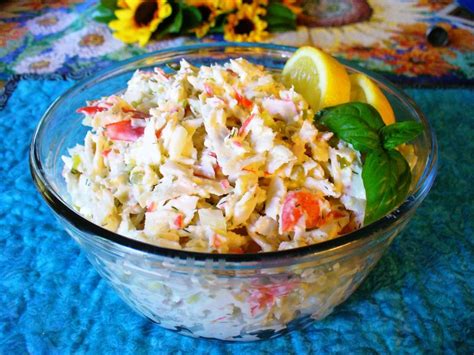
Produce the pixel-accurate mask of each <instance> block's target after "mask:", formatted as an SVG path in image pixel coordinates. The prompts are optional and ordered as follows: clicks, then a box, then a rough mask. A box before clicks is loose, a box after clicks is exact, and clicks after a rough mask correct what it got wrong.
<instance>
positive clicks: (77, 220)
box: [29, 42, 438, 263]
mask: <svg viewBox="0 0 474 355" xmlns="http://www.w3.org/2000/svg"><path fill="white" fill-rule="evenodd" d="M231 47H234V48H241V49H245V48H247V49H252V48H258V49H263V50H275V51H287V52H294V51H295V50H296V49H298V47H293V46H284V45H277V44H271V43H233V42H213V43H200V44H192V45H184V46H179V47H176V48H172V49H161V50H157V51H154V52H150V53H147V54H144V55H141V56H136V57H133V58H130V59H128V60H125V61H121V62H119V63H117V64H115V65H113V66H111V67H109V68H107V69H104V70H101V71H99V72H97V73H96V74H94V75H92V76H89V77H87V78H85V79H83V80H81V81H79V82H78V83H76V84H75V85H74V86H73V87H71V88H70V89H68V90H67V91H66V92H64V93H63V94H62V95H61V96H59V97H58V98H57V99H56V100H55V101H54V102H53V103H52V104H51V105H50V106H49V107H48V109H47V110H46V112H45V113H44V114H43V116H42V118H41V120H40V121H39V123H38V124H37V127H36V130H35V132H34V134H33V138H32V142H31V145H30V152H29V161H30V171H31V175H32V178H33V181H34V183H35V184H36V186H37V188H38V190H39V192H40V193H41V195H42V196H43V198H44V199H45V200H46V202H47V203H48V205H49V206H50V207H51V208H52V209H53V210H54V211H55V212H56V213H57V214H58V215H59V216H61V217H63V218H65V219H66V220H67V221H68V222H69V223H71V224H72V225H74V226H75V227H76V228H78V229H79V230H81V231H83V232H86V233H89V234H92V235H94V236H96V237H100V238H103V239H106V240H108V241H111V242H113V243H117V244H119V245H122V246H125V247H129V248H132V249H135V250H137V251H141V252H145V253H150V254H154V255H157V256H163V257H170V258H179V259H193V260H196V261H205V260H212V261H223V262H225V261H229V262H233V263H239V262H263V261H278V260H279V259H281V260H283V259H288V258H298V257H303V256H307V255H310V254H311V255H316V254H318V253H321V254H322V253H324V252H328V251H331V250H334V249H336V248H340V247H343V246H346V245H348V244H350V243H352V242H355V241H359V240H363V239H365V238H368V237H369V236H373V235H374V234H376V233H379V232H381V231H382V232H383V231H384V230H386V229H388V228H389V227H390V226H391V225H393V224H394V223H395V222H397V221H399V220H400V219H402V218H403V217H404V216H405V215H407V214H408V213H409V212H410V211H411V210H412V209H414V208H416V207H417V206H418V204H419V203H420V202H421V200H423V199H424V197H425V196H426V194H427V193H428V191H429V190H430V188H431V186H432V185H433V182H434V179H435V177H436V171H437V159H438V153H437V151H438V147H437V141H436V136H435V133H434V131H433V129H432V127H431V125H430V123H429V121H428V120H427V119H426V117H425V116H424V114H423V113H422V112H421V111H420V109H419V108H418V107H417V105H416V104H415V102H414V101H413V100H412V99H411V98H410V97H409V96H407V95H406V94H405V93H403V91H402V90H401V89H399V88H398V87H397V86H396V85H394V84H392V83H390V82H388V81H387V80H386V79H385V78H383V77H381V76H380V75H377V74H374V73H372V72H370V71H368V70H367V69H363V68H360V67H358V66H357V65H354V64H353V63H349V62H348V61H346V60H343V59H338V60H339V61H340V62H342V63H343V64H344V65H345V66H347V67H349V68H352V69H355V70H357V71H362V72H365V73H367V74H368V75H369V76H370V77H371V78H373V79H375V80H376V81H377V82H378V84H382V88H383V89H384V90H385V91H388V92H390V94H392V95H393V96H395V97H396V98H397V99H398V100H400V101H402V102H404V103H406V104H407V105H408V106H410V108H411V109H413V110H414V111H415V113H416V115H418V117H419V119H420V121H421V122H422V124H423V125H424V127H425V134H427V135H428V139H429V143H430V147H428V149H429V153H428V160H427V162H426V164H425V168H424V170H423V172H422V174H421V176H420V178H419V180H418V182H417V184H416V187H415V189H414V191H413V192H412V194H410V195H409V196H408V197H407V199H406V200H405V202H403V204H401V205H400V206H399V207H398V208H397V209H396V210H394V211H392V212H391V213H390V214H388V215H387V216H385V217H383V218H381V219H379V220H377V221H375V222H373V223H371V224H369V225H367V226H364V227H362V228H360V229H358V230H356V231H354V232H351V233H349V234H346V235H343V236H340V237H337V238H335V239H331V240H328V241H325V242H322V243H318V244H313V245H308V246H305V247H300V248H294V249H288V250H282V251H274V252H264V253H250V254H214V253H203V252H193V251H185V250H178V249H170V248H163V247H159V246H156V245H152V244H148V243H145V242H141V241H138V240H135V239H131V238H128V237H125V236H122V235H120V234H117V233H114V232H112V231H109V230H107V229H105V228H102V227H100V226H99V225H96V224H94V223H93V222H91V221H89V220H87V219H86V218H84V217H83V216H81V215H80V214H79V213H77V212H76V211H75V210H74V209H73V208H72V207H71V206H70V205H69V204H68V203H67V202H65V201H64V200H63V199H62V197H61V196H60V195H59V194H58V192H57V191H55V189H54V188H53V187H52V186H51V184H50V183H49V182H48V179H47V177H46V175H45V173H44V169H43V168H42V161H41V159H40V155H39V148H38V146H39V144H40V140H39V138H40V137H41V134H42V133H43V132H42V127H43V126H44V122H45V121H47V120H48V118H49V117H50V116H51V115H52V114H53V112H54V110H55V109H56V107H58V106H60V105H62V104H64V102H66V101H67V98H68V97H69V96H71V95H74V94H75V93H76V92H78V91H79V92H80V90H81V88H82V87H84V86H87V85H88V84H89V83H90V82H93V81H96V80H99V79H101V78H106V77H109V76H110V74H111V73H113V72H115V71H117V70H119V69H120V68H121V67H123V66H125V65H128V64H130V63H133V62H139V61H142V60H143V59H146V58H148V57H154V56H157V55H164V54H170V53H180V52H183V53H187V52H190V51H192V52H194V51H198V50H203V49H214V50H216V49H217V48H222V49H228V48H231Z"/></svg>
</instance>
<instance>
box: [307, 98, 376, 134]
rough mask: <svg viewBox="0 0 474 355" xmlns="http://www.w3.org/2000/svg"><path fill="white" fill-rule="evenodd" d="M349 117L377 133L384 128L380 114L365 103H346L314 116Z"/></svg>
mask: <svg viewBox="0 0 474 355" xmlns="http://www.w3.org/2000/svg"><path fill="white" fill-rule="evenodd" d="M340 115H351V116H355V117H359V118H360V119H362V120H363V121H364V122H365V123H366V124H367V125H368V126H369V127H370V128H372V129H373V130H375V131H378V130H379V129H381V128H382V127H384V126H385V123H384V122H383V120H382V117H381V116H380V113H379V112H378V111H377V110H376V109H375V107H373V106H372V105H369V104H366V103H365V102H348V103H345V104H340V105H336V106H331V107H327V108H325V109H322V110H320V111H319V112H318V113H317V114H316V116H318V117H322V116H340Z"/></svg>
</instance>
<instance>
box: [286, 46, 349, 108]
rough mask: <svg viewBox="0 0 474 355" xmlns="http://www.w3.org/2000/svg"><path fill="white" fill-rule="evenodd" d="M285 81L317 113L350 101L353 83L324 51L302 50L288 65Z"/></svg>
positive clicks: (341, 67)
mask: <svg viewBox="0 0 474 355" xmlns="http://www.w3.org/2000/svg"><path fill="white" fill-rule="evenodd" d="M282 77H283V81H284V83H285V84H286V85H287V86H291V85H293V86H294V88H295V90H296V91H297V92H298V93H300V94H301V95H302V96H303V97H304V98H305V99H306V101H307V102H308V103H309V105H310V106H311V108H312V109H313V110H314V111H318V110H320V109H322V108H324V107H328V106H333V105H338V104H343V103H346V102H348V101H349V98H350V92H351V82H350V80H349V75H348V74H347V71H346V69H345V68H344V66H343V65H342V64H340V63H339V62H338V61H337V60H336V59H334V58H333V57H331V56H330V55H329V54H327V53H324V52H323V51H321V50H320V49H317V48H314V47H309V46H306V47H301V48H299V49H298V50H297V51H296V52H295V53H294V54H293V55H292V56H291V58H290V59H288V61H287V62H286V64H285V67H284V68H283V73H282Z"/></svg>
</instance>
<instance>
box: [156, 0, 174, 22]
mask: <svg viewBox="0 0 474 355" xmlns="http://www.w3.org/2000/svg"><path fill="white" fill-rule="evenodd" d="M171 11H172V9H171V5H170V4H167V3H165V4H163V5H162V4H161V2H160V10H159V12H158V16H159V17H160V18H161V19H165V18H167V17H168V16H169V15H171Z"/></svg>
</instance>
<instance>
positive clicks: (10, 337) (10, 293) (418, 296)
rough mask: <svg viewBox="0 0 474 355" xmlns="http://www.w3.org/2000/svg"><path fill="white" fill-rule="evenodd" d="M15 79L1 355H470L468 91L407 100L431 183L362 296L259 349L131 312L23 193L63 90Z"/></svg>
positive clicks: (472, 113) (8, 135)
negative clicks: (37, 133)
mask: <svg viewBox="0 0 474 355" xmlns="http://www.w3.org/2000/svg"><path fill="white" fill-rule="evenodd" d="M72 84H73V83H72V82H66V81H63V82H61V81H33V80H32V81H28V80H24V81H21V82H20V83H19V85H18V88H17V90H16V91H15V93H14V94H13V96H12V97H11V99H10V101H9V102H8V104H7V106H6V108H5V110H4V111H3V112H0V129H1V132H2V140H1V141H0V145H1V148H0V172H1V179H0V180H1V181H0V243H1V245H0V248H1V252H0V353H4V354H11V353H26V352H29V353H33V354H37V353H51V352H53V353H61V354H63V353H71V352H74V353H120V354H122V353H123V354H132V353H133V354H136V353H137V354H141V353H173V354H177V353H180V352H185V351H190V350H191V351H195V352H196V353H209V354H221V353H230V352H236V353H241V352H242V353H246V352H247V353H254V352H261V353H272V354H280V353H285V354H286V353H298V354H304V353H309V352H318V353H331V352H348V351H351V352H354V353H374V352H380V353H389V352H391V353H400V352H415V353H419V352H424V353H439V352H443V353H466V354H467V353H471V354H472V352H473V351H474V332H473V329H474V300H473V294H474V247H473V244H474V243H473V230H472V227H473V225H472V224H473V220H474V216H473V207H472V204H473V202H474V192H473V191H474V189H473V188H472V184H473V178H474V176H473V174H472V171H473V166H474V161H473V156H474V149H473V147H474V143H473V140H474V107H473V106H472V103H473V102H474V91H472V90H467V89H464V90H461V89H459V90H458V89H456V90H455V89H452V90H408V93H409V94H410V95H411V96H412V97H413V98H414V99H415V100H416V101H417V102H418V104H419V105H420V106H421V108H422V109H423V110H424V112H425V113H426V114H427V115H428V117H429V118H430V120H431V122H432V123H433V125H434V127H435V130H436V132H437V135H438V139H439V152H440V168H439V175H438V178H437V181H436V183H435V185H434V188H433V190H432V191H431V193H430V194H429V196H428V198H427V199H426V201H425V202H424V203H423V204H422V206H421V207H420V208H419V210H418V211H417V214H416V216H415V217H414V219H413V220H412V221H411V222H410V224H409V225H408V227H407V229H406V231H405V232H404V233H403V234H401V235H400V236H399V237H398V238H397V239H396V240H395V241H394V243H393V245H392V246H391V248H390V249H389V251H388V252H387V254H385V256H384V257H383V258H382V259H381V261H380V262H379V264H378V265H377V266H376V267H375V269H374V270H373V272H372V273H371V274H370V275H369V277H368V278H367V280H366V281H365V282H364V283H363V284H362V286H361V287H360V288H359V289H358V290H357V291H356V292H355V293H354V295H353V296H351V297H350V298H349V300H348V301H347V302H346V303H344V304H343V305H341V306H339V307H337V308H336V310H335V311H334V313H333V314H332V315H330V316H329V317H328V318H326V319H325V320H323V321H321V322H318V323H314V325H312V326H310V327H309V328H307V329H305V330H302V331H297V332H294V333H291V334H289V335H287V336H284V337H280V338H277V339H274V340H270V341H262V342H259V343H246V344H231V343H220V342H215V341H207V340H195V339H191V338H187V337H184V336H181V335H178V334H175V333H173V332H171V331H167V330H163V329H161V328H160V327H158V326H156V325H154V324H152V323H151V322H149V321H148V320H146V319H144V318H142V317H140V316H139V315H137V314H135V313H133V312H132V311H131V310H130V309H129V308H128V307H127V306H126V305H125V304H124V303H123V302H122V301H121V300H120V299H119V298H118V296H116V295H115V293H114V291H112V289H111V288H109V286H108V285H107V284H106V283H105V282H104V281H103V280H102V279H101V278H100V277H99V275H98V274H97V273H96V272H95V270H94V269H93V268H92V266H91V265H90V264H89V263H88V261H87V260H86V258H85V255H84V253H82V252H81V251H80V249H79V246H78V245H76V244H75V243H74V242H73V240H72V239H70V238H69V237H68V236H67V234H66V233H65V232H64V231H63V230H62V229H61V227H60V226H59V225H58V224H57V223H56V222H55V220H54V218H53V216H52V214H51V212H50V210H49V209H48V207H47V206H46V204H45V203H44V202H43V201H42V200H41V198H40V196H39V194H38V193H37V191H36V190H35V188H34V186H33V182H32V180H31V178H30V173H29V169H28V160H27V155H28V147H29V143H30V139H31V135H32V132H33V129H34V127H35V125H36V123H37V122H38V120H39V118H40V115H41V114H42V112H44V110H45V109H46V107H47V106H48V105H49V103H50V102H52V100H53V99H54V98H55V97H56V96H57V95H59V94H60V93H61V92H62V91H64V90H65V89H66V88H68V87H69V86H70V85H72Z"/></svg>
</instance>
